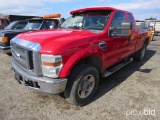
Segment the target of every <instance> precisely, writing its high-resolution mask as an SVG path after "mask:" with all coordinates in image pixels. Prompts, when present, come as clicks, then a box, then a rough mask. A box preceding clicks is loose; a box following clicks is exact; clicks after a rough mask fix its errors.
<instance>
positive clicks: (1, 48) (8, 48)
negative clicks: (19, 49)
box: [0, 46, 11, 54]
mask: <svg viewBox="0 0 160 120" xmlns="http://www.w3.org/2000/svg"><path fill="white" fill-rule="evenodd" d="M0 52H2V53H5V54H7V53H11V46H6V47H4V46H0Z"/></svg>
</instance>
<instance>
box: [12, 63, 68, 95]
mask: <svg viewBox="0 0 160 120" xmlns="http://www.w3.org/2000/svg"><path fill="white" fill-rule="evenodd" d="M12 68H13V70H14V71H15V77H16V79H17V78H19V79H17V80H18V82H20V83H22V84H23V85H25V86H27V87H28V88H30V89H33V90H36V91H39V92H44V93H49V94H59V93H61V92H64V90H65V88H66V84H67V79H66V78H60V79H51V78H47V77H37V76H33V75H30V74H28V73H27V72H25V71H23V70H21V69H20V68H19V67H18V66H17V65H16V64H14V63H13V62H12ZM17 75H18V77H17Z"/></svg>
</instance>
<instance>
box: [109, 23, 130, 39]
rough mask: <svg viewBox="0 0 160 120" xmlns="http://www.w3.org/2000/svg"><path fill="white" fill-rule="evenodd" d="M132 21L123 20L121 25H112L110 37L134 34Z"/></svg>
mask: <svg viewBox="0 0 160 120" xmlns="http://www.w3.org/2000/svg"><path fill="white" fill-rule="evenodd" d="M132 28H133V26H132V22H122V23H121V26H120V27H110V28H109V37H124V38H129V37H130V36H131V34H132Z"/></svg>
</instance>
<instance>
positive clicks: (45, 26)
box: [41, 22, 48, 30]
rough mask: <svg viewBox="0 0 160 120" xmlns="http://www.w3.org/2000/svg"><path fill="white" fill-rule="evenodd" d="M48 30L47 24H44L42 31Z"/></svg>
mask: <svg viewBox="0 0 160 120" xmlns="http://www.w3.org/2000/svg"><path fill="white" fill-rule="evenodd" d="M47 29H48V27H47V25H46V22H43V25H42V27H41V30H47Z"/></svg>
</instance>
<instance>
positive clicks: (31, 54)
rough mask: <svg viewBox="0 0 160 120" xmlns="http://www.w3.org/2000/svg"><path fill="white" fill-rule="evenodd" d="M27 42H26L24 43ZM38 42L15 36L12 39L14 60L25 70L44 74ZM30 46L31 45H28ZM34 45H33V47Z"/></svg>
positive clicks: (35, 73)
mask: <svg viewBox="0 0 160 120" xmlns="http://www.w3.org/2000/svg"><path fill="white" fill-rule="evenodd" d="M24 43H25V44H24ZM34 44H35V46H36V47H37V43H32V42H30V41H25V40H21V39H18V38H14V39H12V41H11V49H12V57H13V62H14V63H15V64H16V65H17V66H18V67H19V68H21V69H23V70H24V71H26V72H28V73H30V74H32V75H36V76H41V75H42V68H41V59H40V54H39V51H38V50H37V48H36V49H35V47H34ZM28 46H29V47H28ZM31 46H32V47H31Z"/></svg>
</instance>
